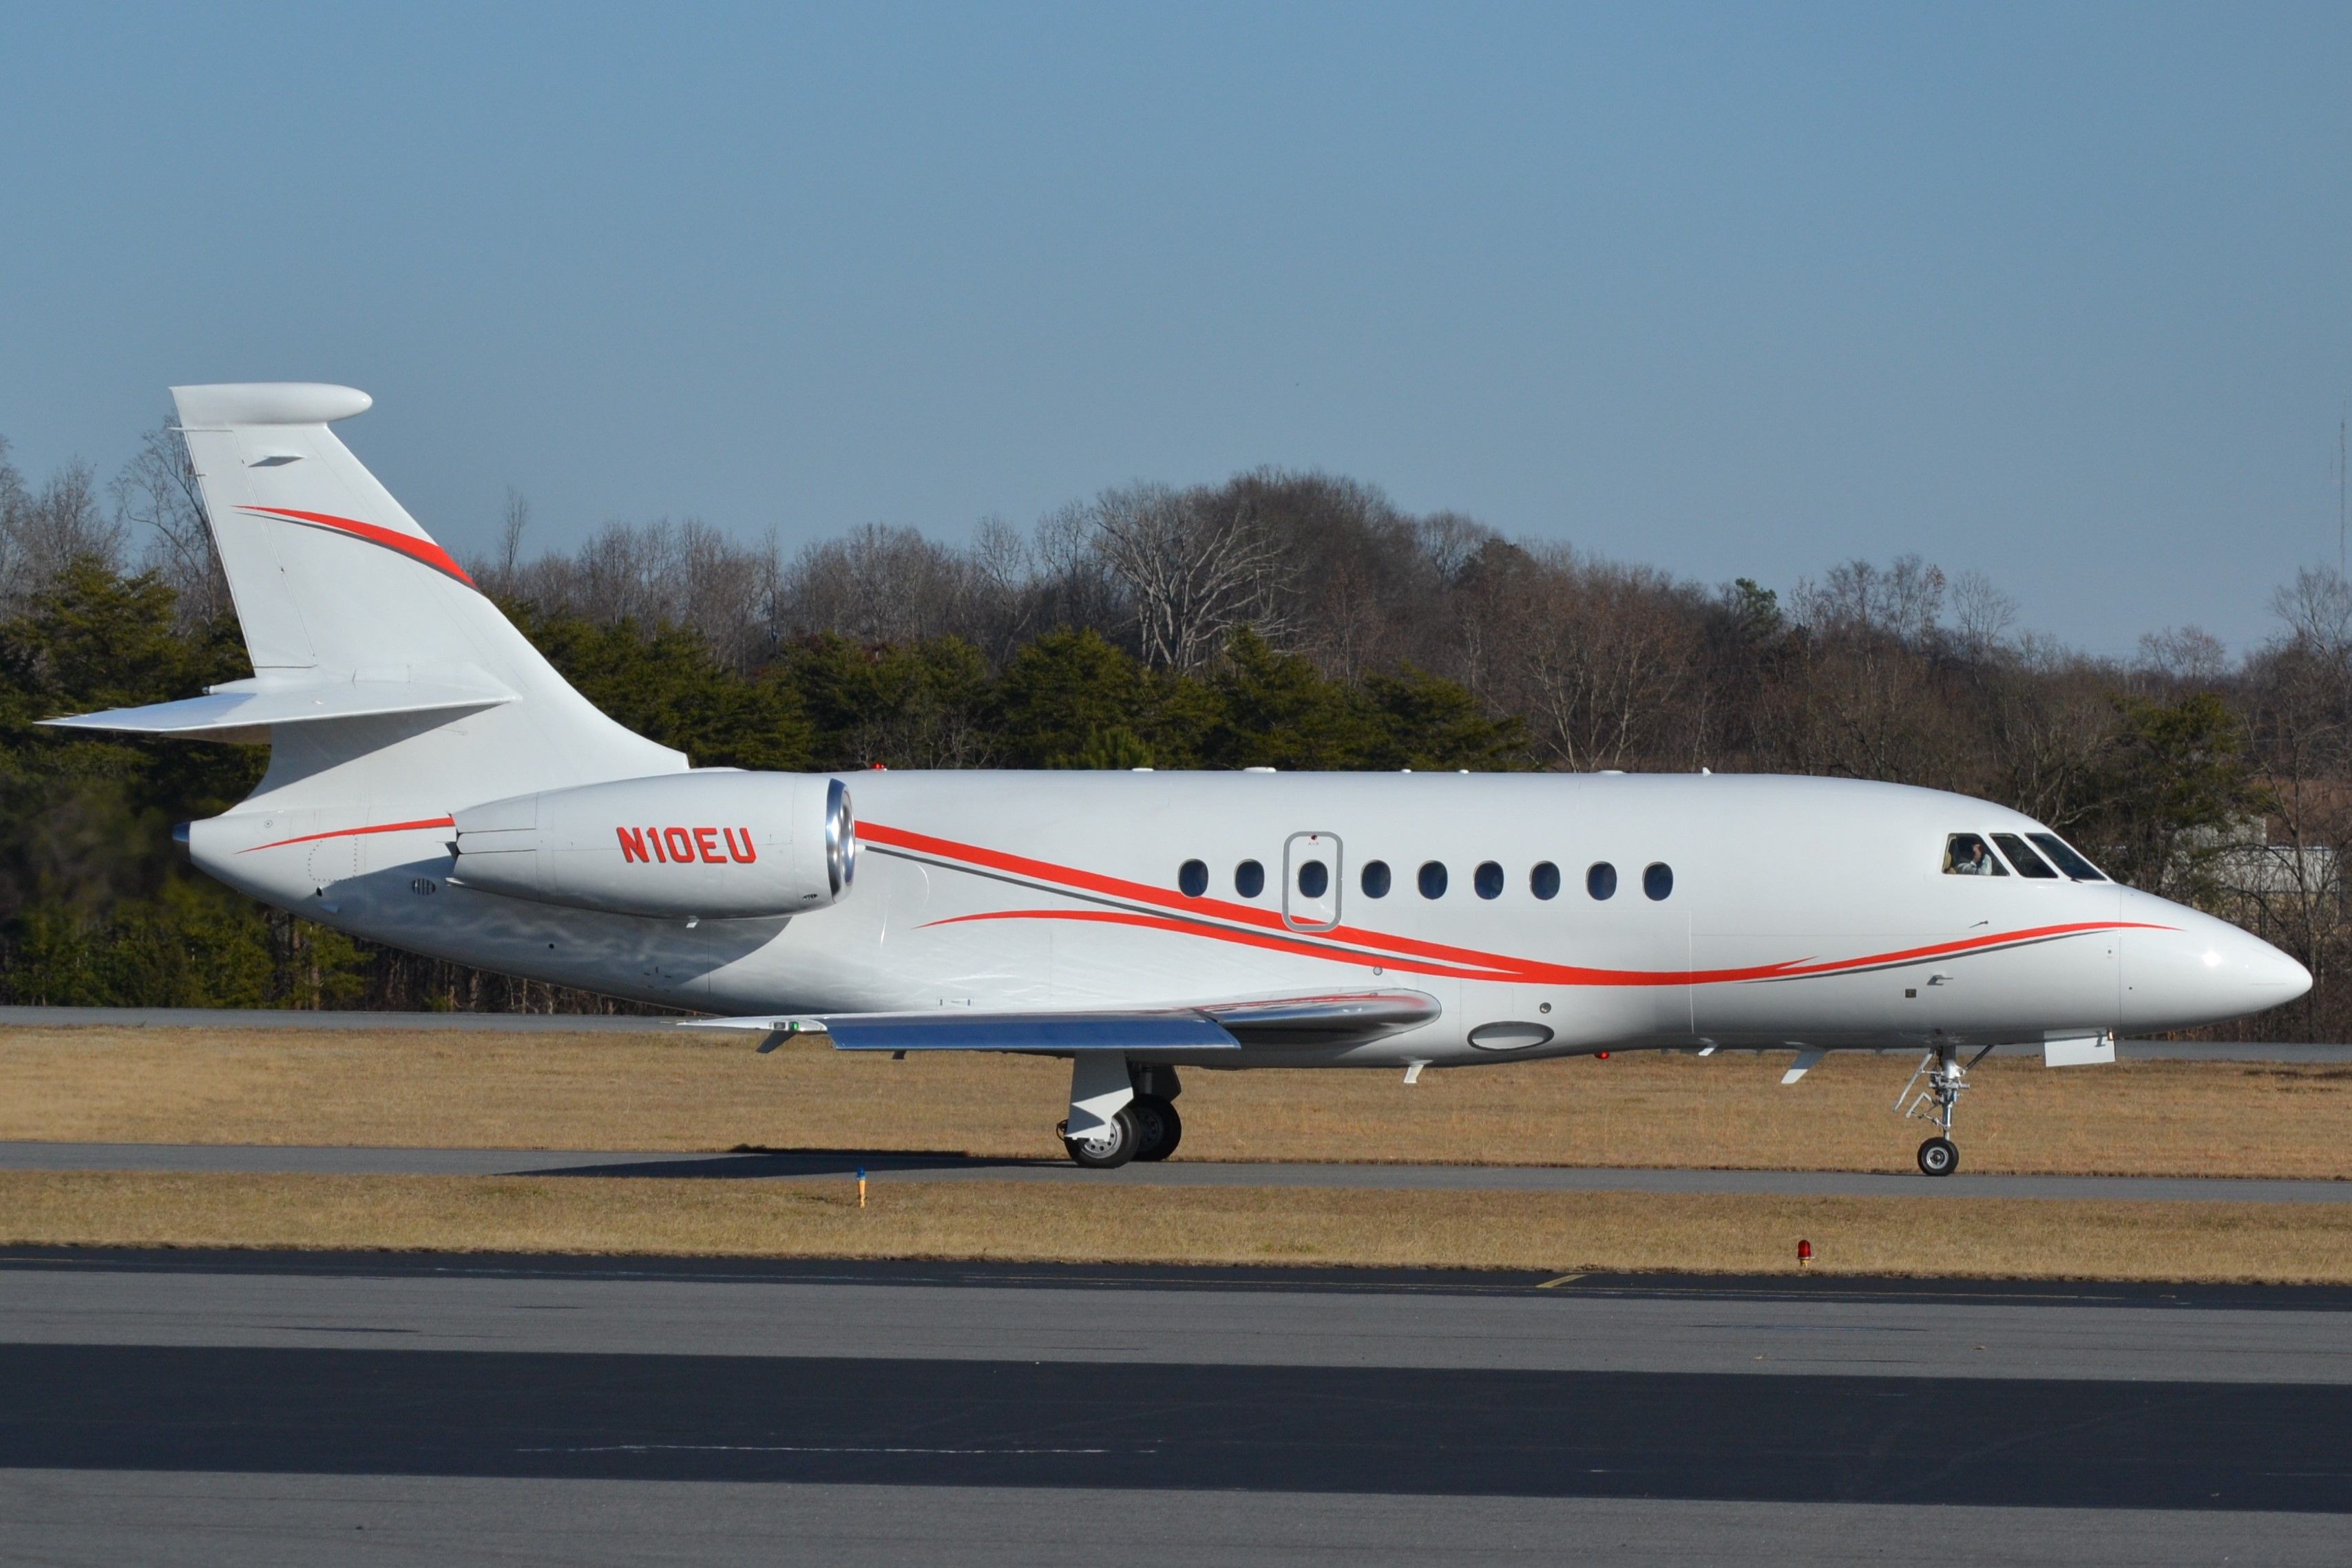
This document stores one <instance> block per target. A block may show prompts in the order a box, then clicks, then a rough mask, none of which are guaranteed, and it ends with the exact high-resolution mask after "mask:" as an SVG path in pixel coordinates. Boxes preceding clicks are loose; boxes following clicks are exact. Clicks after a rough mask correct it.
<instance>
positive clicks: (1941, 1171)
mask: <svg viewBox="0 0 2352 1568" xmlns="http://www.w3.org/2000/svg"><path fill="white" fill-rule="evenodd" d="M1991 1054H1992V1047H1991V1046H1989V1045H1988V1046H1986V1047H1985V1048H1984V1049H1983V1050H1981V1051H1978V1052H1977V1053H1976V1054H1975V1055H1974V1056H1971V1057H1969V1059H1968V1061H1961V1060H1960V1048H1959V1047H1958V1046H1957V1045H1937V1047H1936V1048H1935V1049H1934V1050H1932V1051H1928V1052H1927V1055H1926V1056H1924V1057H1922V1058H1920V1059H1919V1065H1918V1068H1917V1069H1916V1071H1913V1072H1912V1074H1911V1082H1908V1083H1906V1084H1905V1085H1904V1086H1903V1092H1902V1093H1900V1094H1898V1095H1896V1096H1895V1109H1896V1110H1898V1111H1900V1112H1902V1113H1903V1114H1904V1115H1905V1116H1906V1118H1907V1117H1912V1116H1920V1117H1924V1118H1926V1119H1927V1121H1930V1122H1932V1123H1934V1124H1936V1135H1935V1136H1934V1137H1932V1138H1929V1139H1928V1140H1927V1142H1926V1143H1924V1144H1921V1145H1919V1170H1920V1172H1921V1174H1922V1175H1925V1176H1950V1175H1951V1174H1952V1173H1953V1172H1954V1171H1956V1170H1958V1169H1959V1168H1960V1146H1959V1145H1958V1144H1956V1143H1954V1142H1952V1111H1953V1108H1954V1107H1956V1106H1957V1105H1958V1104H1959V1103H1960V1096H1961V1095H1962V1094H1963V1093H1965V1092H1967V1091H1968V1087H1969V1068H1971V1067H1974V1066H1975V1065H1976V1064H1977V1063H1978V1062H1979V1061H1983V1060H1984V1059H1985V1058H1986V1057H1988V1056H1990V1055H1991ZM1923 1078H1924V1079H1926V1080H1927V1085H1926V1087H1924V1088H1922V1087H1920V1084H1919V1081H1920V1080H1921V1079H1923ZM1914 1090H1916V1091H1917V1092H1916V1093H1915V1092H1913V1091H1914Z"/></svg>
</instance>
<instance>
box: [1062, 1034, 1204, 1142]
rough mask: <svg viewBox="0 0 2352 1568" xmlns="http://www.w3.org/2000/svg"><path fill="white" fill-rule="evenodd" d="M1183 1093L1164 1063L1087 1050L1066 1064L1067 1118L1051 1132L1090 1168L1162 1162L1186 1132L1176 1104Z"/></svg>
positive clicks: (1173, 1072)
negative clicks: (1137, 1161)
mask: <svg viewBox="0 0 2352 1568" xmlns="http://www.w3.org/2000/svg"><path fill="white" fill-rule="evenodd" d="M1182 1092H1184V1091H1183V1086H1182V1085H1181V1084H1180V1083H1178V1082H1176V1070H1175V1069H1174V1068H1173V1067H1171V1066H1169V1065H1167V1064H1166V1063H1165V1062H1149V1061H1144V1062H1130V1061H1128V1060H1127V1058H1126V1057H1125V1056H1119V1055H1110V1054H1108V1053H1097V1052H1088V1053H1086V1054H1083V1055H1080V1056H1077V1057H1076V1058H1075V1059H1074V1060H1073V1061H1072V1062H1071V1064H1070V1116H1069V1120H1067V1121H1066V1122H1064V1123H1063V1124H1061V1125H1060V1126H1058V1127H1056V1128H1055V1129H1054V1130H1055V1132H1056V1133H1058V1134H1061V1139H1062V1146H1063V1147H1064V1148H1066V1149H1067V1150H1068V1151H1069V1153H1070V1158H1071V1159H1072V1160H1073V1161H1074V1162H1076V1164H1078V1165H1082V1166H1086V1167H1087V1169H1089V1170H1115V1169H1117V1168H1118V1166H1123V1165H1125V1164H1127V1162H1128V1161H1129V1160H1164V1159H1166V1158H1167V1157H1168V1156H1169V1155H1172V1154H1174V1153H1175V1152H1176V1145H1177V1144H1178V1143H1179V1142H1181V1140H1182V1138H1183V1136H1184V1121H1183V1118H1182V1117H1181V1116H1179V1115H1177V1113H1176V1105H1175V1100H1176V1096H1177V1095H1179V1094H1181V1093H1182ZM1074 1128H1076V1129H1080V1130H1079V1131H1075V1132H1074V1131H1073V1130H1072V1129H1074Z"/></svg>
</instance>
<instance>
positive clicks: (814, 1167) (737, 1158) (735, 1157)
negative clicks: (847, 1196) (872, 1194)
mask: <svg viewBox="0 0 2352 1568" xmlns="http://www.w3.org/2000/svg"><path fill="white" fill-rule="evenodd" d="M1067 1163H1068V1162H1067V1161H1064V1160H1053V1159H1018V1158H1004V1157H995V1158H992V1157H989V1156H985V1155H967V1154H962V1153H960V1152H957V1151H953V1150H948V1149H916V1150H908V1149H890V1150H880V1149H877V1150H858V1149H733V1150H730V1151H728V1152H727V1153H724V1154H710V1155H679V1156H677V1158H675V1159H650V1160H621V1161H608V1162H605V1163H604V1164H600V1165H549V1166H530V1167H529V1168H527V1169H520V1170H516V1171H512V1172H509V1175H513V1176H641V1177H642V1176H694V1177H698V1178H703V1179H708V1180H712V1181H751V1180H758V1179H761V1178H763V1177H777V1176H844V1177H855V1176H856V1175H857V1173H858V1172H859V1171H860V1170H864V1171H865V1172H866V1175H868V1176H887V1175H888V1174H889V1173H890V1172H893V1171H923V1172H927V1173H929V1174H932V1175H938V1174H940V1173H942V1172H948V1173H952V1172H956V1171H971V1172H973V1173H979V1172H982V1171H989V1170H1020V1169H1028V1168H1034V1167H1038V1166H1063V1165H1066V1164H1067Z"/></svg>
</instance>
